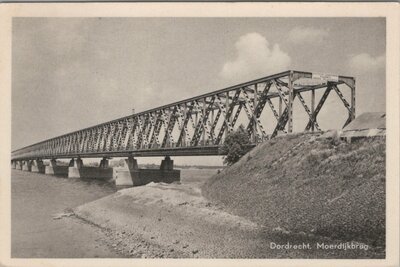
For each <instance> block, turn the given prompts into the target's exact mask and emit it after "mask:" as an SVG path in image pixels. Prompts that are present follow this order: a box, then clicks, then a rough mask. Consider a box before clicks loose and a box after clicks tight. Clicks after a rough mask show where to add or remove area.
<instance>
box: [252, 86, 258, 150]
mask: <svg viewBox="0 0 400 267" xmlns="http://www.w3.org/2000/svg"><path fill="white" fill-rule="evenodd" d="M257 98H258V88H257V84H255V85H254V99H253V101H254V110H253V119H252V120H253V142H254V143H257V126H258V125H257V119H258V118H257V115H256V109H257V101H258V99H257Z"/></svg>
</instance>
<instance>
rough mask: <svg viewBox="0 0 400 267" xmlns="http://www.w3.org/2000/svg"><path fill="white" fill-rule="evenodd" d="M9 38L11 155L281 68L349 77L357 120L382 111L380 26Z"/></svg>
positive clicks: (326, 21) (164, 24) (344, 23)
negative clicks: (353, 81) (354, 85)
mask: <svg viewBox="0 0 400 267" xmlns="http://www.w3.org/2000/svg"><path fill="white" fill-rule="evenodd" d="M12 37H13V40H12V42H13V43H12V50H13V52H12V53H13V54H12V55H13V58H12V60H13V61H12V148H13V149H17V148H20V147H23V146H26V145H30V144H32V143H35V142H38V141H41V140H44V139H47V138H51V137H54V136H57V135H61V134H64V133H67V132H70V131H73V130H78V129H80V128H84V127H88V126H92V125H95V124H98V123H101V122H105V121H108V120H112V119H116V118H118V117H122V116H126V115H128V114H130V113H131V110H132V108H135V110H136V112H139V111H144V110H146V109H149V108H153V107H156V106H159V105H163V104H168V103H170V102H173V101H178V100H182V99H185V98H188V97H192V96H195V95H199V94H202V93H206V92H210V91H213V90H216V89H221V88H224V87H227V86H230V85H234V84H236V83H240V82H244V81H247V80H251V79H255V78H260V77H263V76H267V75H269V74H273V73H277V72H281V71H285V70H288V69H295V70H304V71H313V72H323V73H333V74H343V75H348V76H354V77H356V81H357V82H356V83H357V89H356V90H357V107H356V109H357V114H361V113H363V112H366V111H385V91H386V89H385V38H386V35H385V20H384V19H382V18H14V19H13V35H12ZM330 101H336V102H337V100H334V99H333V100H330ZM336 102H335V104H332V105H331V106H332V108H331V109H329V108H327V109H326V110H325V111H324V112H322V111H321V115H320V117H319V120H320V121H323V123H320V124H322V125H324V126H326V127H328V128H335V127H337V126H336V125H334V124H330V123H329V121H330V120H333V119H335V118H336V117H337V116H335V114H337V111H336V110H337V107H336V106H335V105H338V104H337V103H338V102H337V103H336ZM328 103H329V101H328ZM332 103H333V102H332ZM340 112H342V113H343V114H345V113H346V110H345V109H344V107H341V111H340ZM332 114H334V116H332ZM345 119H346V118H345V117H344V119H343V118H342V122H341V123H343V122H344V120H345ZM322 125H321V126H322ZM332 125H333V126H332ZM326 127H325V128H326ZM218 159H219V158H218ZM176 162H177V163H187V164H191V163H194V162H196V163H198V162H201V163H204V164H217V163H218V164H219V163H220V162H221V161H220V160H216V158H215V157H209V158H207V157H203V158H201V159H199V158H194V157H192V158H179V159H178V158H177V159H176Z"/></svg>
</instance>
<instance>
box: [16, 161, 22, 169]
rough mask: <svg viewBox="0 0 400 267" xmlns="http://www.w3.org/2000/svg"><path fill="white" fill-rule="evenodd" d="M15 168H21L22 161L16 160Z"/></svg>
mask: <svg viewBox="0 0 400 267" xmlns="http://www.w3.org/2000/svg"><path fill="white" fill-rule="evenodd" d="M15 169H17V170H22V162H21V161H17V163H16V164H15Z"/></svg>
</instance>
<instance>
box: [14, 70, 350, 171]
mask: <svg viewBox="0 0 400 267" xmlns="http://www.w3.org/2000/svg"><path fill="white" fill-rule="evenodd" d="M343 90H350V93H349V95H350V99H346V97H345V96H344V94H343ZM332 91H334V92H335V93H336V94H337V95H338V97H339V98H340V100H341V101H342V103H343V106H344V108H345V109H346V110H347V114H348V115H347V117H346V118H343V127H344V126H346V125H347V124H349V123H350V122H351V121H352V120H353V119H354V118H355V79H354V78H353V77H348V76H341V75H327V74H320V73H312V72H304V71H294V70H289V71H285V72H282V73H278V74H274V75H270V76H267V77H264V78H260V79H257V80H253V81H248V82H245V83H242V84H238V85H235V86H231V87H228V88H225V89H221V90H217V91H213V92H210V93H207V94H203V95H200V96H196V97H192V98H189V99H185V100H182V101H178V102H175V103H171V104H168V105H164V106H161V107H157V108H153V109H150V110H147V111H143V112H140V113H137V114H132V115H130V116H126V117H123V118H119V119H116V120H113V121H109V122H105V123H102V124H99V125H95V126H92V127H88V128H85V129H81V130H78V131H74V132H71V133H67V134H64V135H61V136H57V137H54V138H51V139H48V140H44V141H42V142H39V143H36V144H33V145H30V146H27V147H23V148H21V149H18V150H15V151H12V153H11V163H12V167H13V168H19V169H22V168H23V166H25V165H26V166H27V167H25V169H26V170H31V171H32V166H39V167H34V168H33V169H34V171H36V170H38V171H40V170H41V169H42V167H40V166H42V162H43V160H45V159H49V160H51V162H53V163H54V162H55V160H56V159H62V158H69V159H72V160H71V163H70V167H73V166H75V167H76V168H78V169H79V167H80V166H82V160H81V158H102V161H101V163H100V166H103V167H107V165H108V159H109V158H112V157H128V159H129V160H128V161H129V162H130V163H129V164H130V165H129V164H128V165H129V166H131V168H134V167H135V166H136V165H137V164H136V160H133V159H132V158H133V157H145V156H165V157H166V158H165V160H164V161H163V162H164V167H165V166H167V167H166V168H167V169H172V168H173V163H172V161H171V160H170V158H169V157H170V156H201V155H220V151H219V147H220V146H221V145H222V144H223V142H224V139H225V137H226V135H227V134H229V133H230V132H232V131H234V130H235V129H236V128H237V127H238V124H239V123H238V121H240V124H242V125H244V126H245V129H246V131H247V133H248V135H249V138H250V140H251V145H252V146H255V145H256V144H257V143H260V142H262V141H264V140H267V139H270V138H274V137H275V136H277V135H278V134H281V133H292V132H293V127H294V120H293V113H294V108H293V105H294V103H295V101H298V102H299V103H300V104H301V107H302V108H303V110H304V111H303V112H305V114H306V118H307V119H306V120H304V121H301V122H296V123H299V124H303V125H301V127H304V128H303V129H304V131H312V132H313V131H321V130H322V129H321V127H320V125H319V124H318V121H317V118H318V114H319V112H320V110H321V108H322V107H323V106H324V104H325V103H326V100H327V98H328V96H329V95H330V93H331V92H332ZM316 92H317V93H318V92H322V95H321V97H320V99H319V100H318V102H316ZM305 94H309V95H308V96H307V98H305V97H304V95H305ZM306 99H307V100H310V101H306ZM307 102H310V103H307ZM266 106H268V107H269V108H266ZM267 109H269V112H270V113H272V115H273V117H272V118H273V119H274V120H268V121H265V120H263V119H262V118H263V116H262V114H263V113H265V110H267ZM239 118H240V119H239ZM267 126H268V127H267ZM267 128H268V129H271V131H269V132H268V131H267V130H266V129H267ZM135 164H136V165H135ZM53 166H55V165H54V164H53ZM162 168H163V164H162V166H161V169H162Z"/></svg>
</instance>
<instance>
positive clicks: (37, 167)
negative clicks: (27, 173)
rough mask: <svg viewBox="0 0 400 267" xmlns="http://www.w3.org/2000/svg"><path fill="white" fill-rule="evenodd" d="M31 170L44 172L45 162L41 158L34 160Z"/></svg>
mask: <svg viewBox="0 0 400 267" xmlns="http://www.w3.org/2000/svg"><path fill="white" fill-rule="evenodd" d="M31 172H38V173H44V172H45V166H44V164H43V160H41V159H36V160H33V161H32V166H31Z"/></svg>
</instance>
